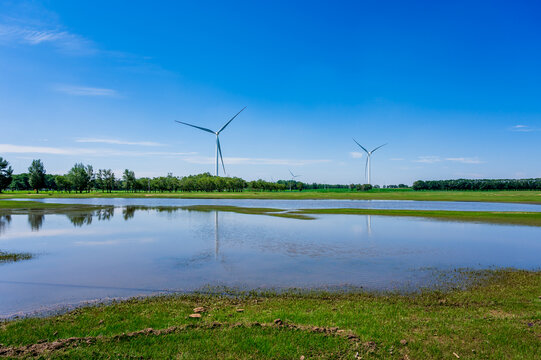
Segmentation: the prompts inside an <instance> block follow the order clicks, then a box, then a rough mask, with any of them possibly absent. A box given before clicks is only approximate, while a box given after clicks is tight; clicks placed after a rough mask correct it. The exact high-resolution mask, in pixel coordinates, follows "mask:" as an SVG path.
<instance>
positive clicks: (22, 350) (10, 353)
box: [0, 319, 376, 357]
mask: <svg viewBox="0 0 541 360" xmlns="http://www.w3.org/2000/svg"><path fill="white" fill-rule="evenodd" d="M239 327H244V328H251V327H267V328H283V329H291V330H300V331H307V332H312V333H321V334H325V335H326V336H338V337H342V338H345V339H348V340H349V341H352V342H355V343H358V342H359V341H360V339H359V336H357V335H356V334H354V333H353V332H351V331H349V330H343V329H339V328H338V327H319V326H311V325H298V324H293V323H286V322H284V321H282V320H280V319H276V320H275V321H274V322H272V323H259V322H253V323H248V324H242V323H235V324H230V323H221V322H212V323H205V324H186V325H179V326H171V327H168V328H166V329H153V328H146V329H142V330H138V331H133V332H128V333H122V334H118V335H113V336H102V335H100V336H86V337H70V338H67V339H57V340H54V341H51V342H48V341H46V340H44V341H39V342H38V343H36V344H30V345H25V346H19V347H16V346H3V345H0V356H1V357H28V356H40V355H43V354H47V353H51V352H54V351H58V350H61V349H64V348H70V347H78V346H81V345H92V344H94V343H96V342H98V341H100V342H107V341H119V340H126V339H130V338H133V337H137V336H162V335H168V334H172V333H176V332H182V331H187V330H189V329H196V328H198V329H217V328H239ZM362 345H363V346H364V347H365V348H366V349H367V350H371V351H374V350H375V348H376V343H375V342H373V341H368V342H366V343H363V344H362Z"/></svg>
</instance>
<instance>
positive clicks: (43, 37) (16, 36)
mask: <svg viewBox="0 0 541 360" xmlns="http://www.w3.org/2000/svg"><path fill="white" fill-rule="evenodd" d="M0 41H2V42H4V43H20V44H27V45H40V44H44V43H49V44H52V45H54V46H55V47H57V48H58V49H59V50H61V51H65V52H69V53H71V54H74V55H88V54H93V53H95V52H96V51H97V50H96V48H95V46H94V44H93V43H92V42H91V41H89V40H87V39H85V38H83V37H82V36H79V35H76V34H73V33H70V32H68V31H66V30H63V29H61V28H59V27H58V26H55V25H52V26H39V27H38V26H36V25H33V24H26V25H25V24H23V25H21V24H0Z"/></svg>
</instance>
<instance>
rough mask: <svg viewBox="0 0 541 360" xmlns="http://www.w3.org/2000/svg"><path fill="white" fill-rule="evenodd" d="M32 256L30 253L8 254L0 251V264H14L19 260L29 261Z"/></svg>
mask: <svg viewBox="0 0 541 360" xmlns="http://www.w3.org/2000/svg"><path fill="white" fill-rule="evenodd" d="M32 257H33V255H32V254H30V253H9V252H5V251H0V264H2V263H7V262H15V261H21V260H30V259H32Z"/></svg>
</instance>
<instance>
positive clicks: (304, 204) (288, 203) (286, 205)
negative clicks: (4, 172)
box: [0, 198, 541, 212]
mask: <svg viewBox="0 0 541 360" xmlns="http://www.w3.org/2000/svg"><path fill="white" fill-rule="evenodd" d="M13 200H20V201H28V200H32V201H40V202H45V203H60V204H92V205H115V206H127V205H141V206H191V205H225V206H239V207H260V208H275V209H286V210H295V209H340V208H352V209H388V210H448V211H532V212H541V205H538V204H514V203H490V202H465V201H413V200H271V199H156V198H89V199H80V198H71V199H70V198H53V199H13ZM0 201H1V200H0Z"/></svg>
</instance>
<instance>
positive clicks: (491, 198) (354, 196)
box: [0, 189, 541, 204]
mask: <svg viewBox="0 0 541 360" xmlns="http://www.w3.org/2000/svg"><path fill="white" fill-rule="evenodd" d="M51 197H59V198H63V197H65V198H124V197H126V198H185V199H282V200H304V199H341V200H417V201H480V202H511V203H525V204H541V191H413V190H411V189H406V190H404V189H375V190H371V191H361V192H355V191H348V190H339V191H334V190H306V191H283V192H254V191H244V192H237V193H228V192H210V193H202V192H177V193H144V192H139V193H127V192H124V191H117V192H113V193H110V194H108V193H101V192H90V193H83V194H76V193H69V194H68V193H60V192H45V193H39V194H35V193H33V192H27V191H15V192H5V193H2V194H0V199H2V198H4V199H7V198H30V199H32V198H34V199H36V198H51Z"/></svg>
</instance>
